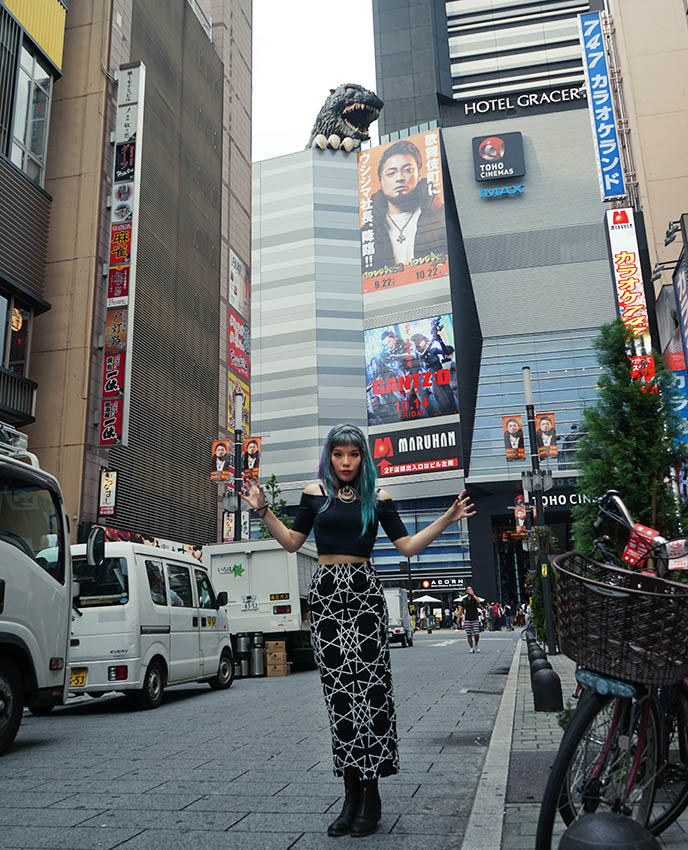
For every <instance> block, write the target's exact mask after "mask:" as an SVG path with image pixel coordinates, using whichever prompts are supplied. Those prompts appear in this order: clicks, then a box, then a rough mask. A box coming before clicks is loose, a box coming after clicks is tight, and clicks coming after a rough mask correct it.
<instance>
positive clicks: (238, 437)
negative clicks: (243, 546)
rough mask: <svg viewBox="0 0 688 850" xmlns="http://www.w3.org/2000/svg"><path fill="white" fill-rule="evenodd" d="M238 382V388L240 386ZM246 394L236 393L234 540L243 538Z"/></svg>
mask: <svg viewBox="0 0 688 850" xmlns="http://www.w3.org/2000/svg"><path fill="white" fill-rule="evenodd" d="M238 386H239V385H238V383H237V388H238ZM243 411H244V394H243V393H242V392H235V393H234V492H235V494H236V510H235V512H234V541H235V542H236V541H237V540H241V499H240V497H239V490H240V489H241V484H242V481H243V476H242V469H241V447H242V443H243V439H242V435H243V421H242V416H243Z"/></svg>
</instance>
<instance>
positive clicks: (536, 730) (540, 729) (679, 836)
mask: <svg viewBox="0 0 688 850" xmlns="http://www.w3.org/2000/svg"><path fill="white" fill-rule="evenodd" d="M549 661H550V662H551V664H552V668H553V669H554V670H555V671H556V672H557V673H558V674H559V677H560V678H561V685H562V693H563V696H564V705H565V706H566V704H567V701H568V702H569V703H570V704H572V705H575V700H573V699H572V694H573V691H574V689H575V664H574V662H573V661H571V660H570V659H569V658H567V657H566V656H564V655H556V656H550V657H549ZM562 735H563V731H562V729H561V727H560V726H559V723H558V721H557V715H556V714H549V713H543V712H536V711H535V706H534V704H533V692H532V689H531V685H530V668H529V665H528V653H527V650H526V644H525V642H524V643H523V647H522V651H521V662H520V666H519V672H518V685H517V690H516V706H515V711H514V725H513V734H512V743H511V756H510V763H509V781H508V785H507V792H506V804H505V809H504V823H503V829H502V843H501V850H533V848H534V846H535V833H536V829H537V820H538V815H539V813H540V800H541V799H542V796H543V793H544V789H545V784H546V782H547V777H548V776H549V771H550V767H551V766H552V763H553V762H554V758H555V756H556V754H557V749H558V747H559V742H560V741H561V737H562ZM563 831H564V825H563V822H562V820H561V818H557V826H556V830H555V834H554V838H553V841H552V850H556V848H557V847H558V845H559V840H560V837H561V835H562V833H563ZM660 841H661V844H662V847H666V848H668V850H669V848H670V850H679V848H681V850H685V848H686V847H688V813H684V814H683V815H682V817H681V818H679V820H678V822H677V823H676V824H674V825H673V826H671V827H670V828H669V829H668V830H667V831H666V832H665V833H664V834H663V835H662V836H661V838H660Z"/></svg>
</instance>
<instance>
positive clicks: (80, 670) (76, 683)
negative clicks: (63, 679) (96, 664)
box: [69, 667, 88, 688]
mask: <svg viewBox="0 0 688 850" xmlns="http://www.w3.org/2000/svg"><path fill="white" fill-rule="evenodd" d="M87 675H88V668H87V667H75V668H74V669H73V670H72V673H71V675H70V677H69V687H70V688H85V687H86V676H87Z"/></svg>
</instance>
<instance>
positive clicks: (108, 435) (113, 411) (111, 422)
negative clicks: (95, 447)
mask: <svg viewBox="0 0 688 850" xmlns="http://www.w3.org/2000/svg"><path fill="white" fill-rule="evenodd" d="M123 415H124V401H123V399H121V398H115V399H103V401H102V402H101V411H100V445H101V446H113V445H115V444H116V443H119V442H120V440H121V439H122V417H123Z"/></svg>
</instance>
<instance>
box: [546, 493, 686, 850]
mask: <svg viewBox="0 0 688 850" xmlns="http://www.w3.org/2000/svg"><path fill="white" fill-rule="evenodd" d="M598 507H599V513H598V518H597V520H596V522H595V526H596V527H599V524H600V522H601V520H602V519H603V517H604V516H607V517H609V518H611V519H613V520H614V521H615V522H617V523H619V524H621V525H622V526H623V527H624V528H626V529H627V530H628V531H629V532H630V535H629V544H628V545H627V547H626V550H625V551H624V555H623V556H622V557H621V558H618V557H617V556H615V555H614V554H613V553H612V552H611V551H610V550H609V548H608V544H609V541H608V538H599V539H598V540H597V541H595V554H596V556H597V557H602V558H603V559H604V560H605V561H606V562H607V563H599V562H598V561H597V560H594V561H593V560H592V559H589V558H585V557H584V556H582V555H578V554H577V553H571V552H570V553H567V554H566V555H562V556H560V557H558V558H555V559H554V561H553V567H554V569H555V570H556V572H557V579H558V589H559V631H560V645H561V649H562V651H563V652H564V653H565V654H566V655H569V656H570V657H572V658H574V660H576V661H577V662H578V665H579V667H578V669H577V672H576V679H577V681H578V684H579V687H581V689H582V690H581V696H580V700H579V703H578V706H577V708H576V711H575V712H574V715H573V717H572V720H571V722H570V724H569V726H568V728H567V730H566V732H565V734H564V737H563V739H562V742H561V745H560V748H559V752H558V753H557V757H556V759H555V761H554V764H553V766H552V770H551V773H550V777H549V780H548V783H547V787H546V789H545V795H544V797H543V801H542V806H541V809H540V817H539V820H538V829H537V837H536V845H535V847H536V850H551V841H552V833H553V830H554V823H555V819H556V814H557V811H558V812H559V814H560V815H561V818H562V819H563V821H564V823H565V825H566V826H568V825H569V824H570V823H571V822H572V821H573V820H574V819H575V818H577V817H578V816H579V815H581V814H583V813H589V812H595V811H600V810H601V811H613V812H621V813H623V814H625V815H628V816H630V817H633V818H634V819H636V820H638V821H639V822H641V823H643V824H644V825H646V826H647V828H648V829H649V830H650V831H651V832H652V833H653V834H655V835H658V834H660V833H661V832H663V831H664V830H665V829H666V828H667V827H668V826H669V825H670V824H671V823H673V822H674V821H675V820H676V818H677V817H678V816H679V815H680V814H681V812H683V811H684V810H685V808H686V807H688V678H684V677H686V676H687V675H688V663H687V660H688V640H687V639H686V636H685V632H686V629H685V628H684V623H685V618H686V617H687V616H688V587H686V586H685V585H681V584H677V583H675V582H671V581H668V580H666V579H665V578H664V576H665V575H667V574H668V573H669V572H670V564H669V562H670V560H671V558H672V557H676V558H683V559H685V556H686V553H688V540H678V541H667V540H664V539H663V538H661V537H660V536H659V535H657V534H656V532H652V530H651V529H644V527H642V526H637V525H636V524H635V523H633V520H632V519H631V517H630V515H629V513H628V510H627V509H626V507H625V505H624V504H623V502H622V501H621V499H620V497H619V495H618V493H616V492H614V491H609V492H608V493H606V494H605V495H604V496H603V497H602V498H601V499H599V500H598ZM643 535H644V536H643ZM643 541H644V542H643ZM617 564H623V566H624V567H628V566H634V567H640V568H645V569H644V570H643V571H642V572H640V573H637V572H632V571H630V570H628V569H624V568H622V567H620V566H617ZM629 608H630V609H632V610H630V617H631V625H632V626H633V627H634V628H628V627H626V628H624V626H627V624H626V623H624V622H623V621H624V620H625V619H626V618H627V617H628V615H629V611H628V610H626V609H629ZM662 610H665V613H666V618H667V619H668V620H669V621H671V622H670V623H669V625H668V626H667V625H666V624H665V623H662V624H658V623H657V622H656V620H657V618H658V617H659V618H661V616H662ZM614 626H616V628H614ZM672 629H673V631H672ZM660 631H661V634H659V632H660ZM625 635H631V639H630V640H627V639H625V637H624V636H625ZM657 644H659V646H658V645H657ZM650 661H652V662H653V663H649V662H650Z"/></svg>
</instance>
